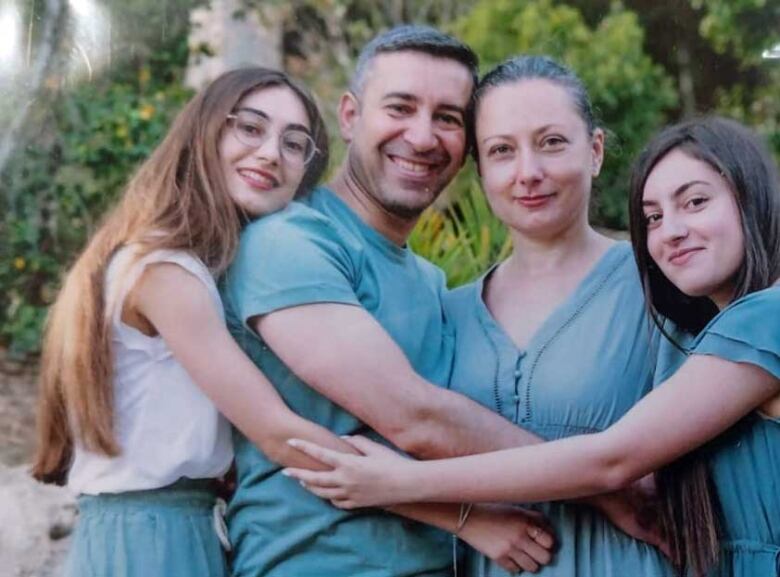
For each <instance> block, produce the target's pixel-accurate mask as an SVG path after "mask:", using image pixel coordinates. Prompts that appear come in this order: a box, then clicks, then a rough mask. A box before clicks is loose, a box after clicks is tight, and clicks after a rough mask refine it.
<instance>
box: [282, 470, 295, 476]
mask: <svg viewBox="0 0 780 577" xmlns="http://www.w3.org/2000/svg"><path fill="white" fill-rule="evenodd" d="M280 472H281V473H282V475H284V476H285V477H291V476H292V475H291V474H290V471H288V470H287V469H282V470H281V471H280Z"/></svg>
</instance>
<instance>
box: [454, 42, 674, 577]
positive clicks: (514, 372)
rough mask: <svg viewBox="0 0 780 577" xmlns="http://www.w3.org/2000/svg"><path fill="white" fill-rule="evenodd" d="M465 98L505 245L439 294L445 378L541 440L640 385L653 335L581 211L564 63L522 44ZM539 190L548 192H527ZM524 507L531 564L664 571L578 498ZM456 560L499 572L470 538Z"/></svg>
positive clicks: (574, 119)
mask: <svg viewBox="0 0 780 577" xmlns="http://www.w3.org/2000/svg"><path fill="white" fill-rule="evenodd" d="M477 98H478V104H477V107H478V116H477V135H478V136H477V140H478V151H477V155H476V158H477V160H478V163H479V168H480V174H481V177H482V182H483V188H484V190H485V194H486V196H487V198H488V200H489V202H490V204H491V207H492V208H493V211H494V212H495V214H496V215H497V216H498V217H499V218H500V219H501V220H502V221H503V222H504V224H506V225H507V227H508V229H509V234H510V235H511V237H512V242H513V247H514V252H513V254H512V255H511V256H510V257H509V258H508V259H507V260H506V261H505V262H502V263H500V264H499V265H497V266H496V267H494V268H493V269H492V270H490V271H489V272H488V273H487V274H486V275H485V276H484V277H482V278H480V279H479V280H477V281H476V282H474V283H471V284H469V285H466V286H463V287H460V288H458V289H456V290H454V291H452V292H450V293H449V294H448V295H447V296H446V297H445V308H446V311H447V317H448V320H449V321H450V322H452V324H453V326H454V328H455V334H456V352H455V360H454V366H453V371H452V377H451V380H450V387H451V388H452V389H453V390H455V391H457V392H459V393H462V394H464V395H467V396H469V397H471V398H473V399H474V400H476V401H478V402H480V403H481V404H483V405H485V406H486V407H489V408H491V409H493V410H495V411H496V412H497V413H499V414H501V415H502V416H504V417H505V418H507V419H509V420H511V421H512V422H514V423H516V424H517V425H519V426H521V427H523V428H525V429H527V430H528V431H530V432H533V433H535V434H537V435H538V436H539V437H540V438H542V439H545V440H554V439H559V438H563V437H569V436H571V435H576V434H581V433H589V432H596V431H601V430H604V429H606V428H607V427H609V426H610V425H611V424H613V423H614V422H615V421H617V420H618V419H619V418H620V417H621V416H622V415H623V414H625V413H626V412H627V411H628V410H629V409H630V408H631V407H632V406H633V405H634V404H636V402H637V401H639V399H641V398H642V396H644V395H645V394H646V393H648V392H649V391H650V390H652V386H653V374H654V370H655V360H656V356H657V353H658V347H659V339H658V336H659V333H658V331H655V330H653V325H652V323H651V322H650V321H649V319H648V317H647V315H646V311H645V304H644V297H643V295H642V286H641V283H640V281H639V275H638V272H637V268H636V263H635V261H634V257H633V254H632V252H631V246H630V244H629V243H627V242H614V241H611V240H609V239H607V238H605V237H604V236H602V235H600V234H598V233H597V232H595V231H594V230H593V228H592V227H591V226H590V225H589V223H588V206H589V197H590V192H591V181H592V179H593V177H594V176H596V174H597V173H598V170H599V168H600V164H601V159H602V150H603V136H602V134H601V130H599V128H598V127H596V126H595V122H594V120H593V115H592V113H591V110H590V104H589V102H588V97H587V93H586V92H585V89H584V87H583V85H582V83H581V81H580V80H579V79H578V78H577V77H576V76H575V75H574V74H573V73H572V72H570V71H569V70H567V69H566V68H564V67H562V66H560V65H559V64H557V63H555V62H553V61H552V60H550V59H548V58H544V57H539V56H526V57H519V58H514V59H512V60H510V61H508V62H506V63H504V64H502V65H500V66H498V67H496V68H495V69H493V70H492V71H491V72H489V73H488V74H487V75H486V76H485V77H484V78H483V80H482V82H481V83H480V88H479V90H478V92H477ZM545 127H548V128H545ZM545 194H556V195H557V196H558V198H556V199H550V200H548V201H547V203H545V204H541V203H542V200H543V199H544V195H545ZM522 195H526V197H527V198H530V199H531V202H524V201H523V196H522ZM534 197H540V199H539V201H535V200H534ZM537 202H538V203H540V204H539V206H537V205H536V203H537ZM548 205H549V206H548ZM556 205H557V206H556ZM534 508H535V509H537V510H539V511H540V512H542V513H543V514H544V515H545V517H546V518H547V520H548V521H549V523H550V525H551V527H552V529H553V530H554V532H555V535H556V538H557V542H558V545H559V547H558V549H557V552H556V554H555V556H554V557H553V560H552V562H551V563H550V564H549V565H547V566H543V567H541V568H540V569H539V573H538V574H539V575H542V576H545V577H552V576H562V577H569V576H576V577H589V576H593V577H622V576H624V575H653V576H658V577H661V576H663V575H671V574H672V568H671V565H669V563H668V562H667V561H666V560H665V558H664V557H663V555H662V554H661V553H660V552H659V551H658V550H657V549H656V548H655V547H653V546H651V545H649V544H647V543H645V542H644V541H639V540H637V539H634V538H632V537H630V536H629V535H627V534H625V533H624V532H622V531H621V530H619V529H618V528H617V527H615V526H614V525H613V524H612V523H611V522H610V521H608V520H607V519H606V517H605V516H604V515H603V514H602V513H601V512H599V511H596V510H595V509H593V508H591V507H588V506H585V505H582V504H571V503H563V502H557V503H544V504H540V505H538V506H536V507H534ZM464 561H465V563H464V568H465V571H463V573H464V574H465V575H467V576H469V577H499V576H504V575H508V574H509V573H508V572H507V571H506V570H505V569H503V568H502V567H501V566H499V565H498V564H497V563H496V562H495V561H491V560H490V559H489V558H487V557H486V556H484V555H482V554H480V553H479V552H477V551H475V550H474V549H471V548H465V560H464Z"/></svg>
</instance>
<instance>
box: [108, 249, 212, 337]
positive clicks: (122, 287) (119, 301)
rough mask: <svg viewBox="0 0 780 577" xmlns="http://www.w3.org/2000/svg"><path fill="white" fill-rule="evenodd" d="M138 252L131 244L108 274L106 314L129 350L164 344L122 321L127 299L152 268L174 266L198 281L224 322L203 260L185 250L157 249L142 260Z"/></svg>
mask: <svg viewBox="0 0 780 577" xmlns="http://www.w3.org/2000/svg"><path fill="white" fill-rule="evenodd" d="M139 250H140V248H139V247H138V246H137V245H132V244H131V245H127V246H124V247H122V248H121V249H119V251H117V253H116V254H115V255H114V256H113V257H112V259H111V262H110V263H109V266H108V269H107V271H106V290H105V294H106V314H107V315H109V318H110V320H111V325H112V326H113V328H114V330H115V331H116V333H117V335H118V338H121V339H122V340H123V342H124V343H125V345H126V346H128V347H130V348H133V347H137V348H146V347H148V346H149V342H151V341H155V342H156V341H160V342H161V339H160V337H159V336H158V335H155V336H147V335H145V334H143V333H142V332H140V331H138V330H137V329H135V328H133V327H131V326H128V325H125V323H124V322H123V321H122V309H123V306H124V302H125V299H126V298H127V295H128V294H130V291H131V290H132V289H133V287H134V286H135V285H136V283H137V282H138V279H140V278H141V275H142V274H143V272H144V271H145V270H146V268H147V267H148V266H150V265H153V264H161V263H169V264H175V265H177V266H180V267H181V268H183V269H184V270H186V271H187V272H188V273H190V274H191V275H192V276H194V277H195V278H196V279H198V280H199V281H200V282H201V283H203V286H204V287H205V288H206V291H207V292H208V294H209V297H210V298H211V301H212V303H213V304H214V309H215V310H216V311H217V313H218V314H219V315H220V316H221V317H222V318H224V316H225V313H224V309H223V307H222V300H221V299H220V297H219V291H218V290H217V286H216V282H215V280H214V277H213V276H211V272H210V271H209V270H208V268H207V267H206V265H205V264H203V262H202V261H201V260H200V259H198V258H197V257H195V256H194V255H192V254H190V253H188V252H186V251H182V250H171V249H158V250H154V251H152V252H150V253H148V254H145V255H142V256H139ZM161 346H162V345H161ZM166 350H167V349H166Z"/></svg>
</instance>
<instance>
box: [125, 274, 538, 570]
mask: <svg viewBox="0 0 780 577" xmlns="http://www.w3.org/2000/svg"><path fill="white" fill-rule="evenodd" d="M127 303H128V305H129V307H128V306H126V307H125V308H126V311H127V313H128V316H129V317H131V318H132V317H133V316H134V314H135V313H136V312H137V313H140V314H141V315H142V316H143V319H141V320H146V321H148V323H149V324H150V325H151V326H150V327H147V329H153V330H154V331H156V332H158V333H159V334H160V335H161V336H162V338H163V339H165V342H166V344H167V345H168V346H169V347H170V349H171V351H172V352H173V354H174V355H175V356H176V358H177V360H178V361H179V362H180V363H181V364H182V366H183V367H184V368H185V369H186V370H187V372H188V374H189V375H190V376H191V377H192V379H193V380H194V381H195V382H196V383H197V384H198V386H200V387H201V388H202V389H203V391H204V392H205V393H206V394H207V395H208V396H209V398H210V399H211V400H212V401H213V402H214V404H215V405H216V407H217V409H218V410H219V411H220V412H221V413H222V414H223V415H225V417H226V418H227V419H228V420H229V421H231V422H232V423H233V424H234V425H235V426H236V427H238V429H240V430H241V432H242V433H244V434H245V435H246V437H247V438H248V439H249V440H250V441H251V442H252V443H254V444H255V445H256V446H257V447H259V448H260V449H261V450H262V451H263V452H264V453H265V454H266V455H267V456H268V457H269V458H270V459H272V460H273V461H276V462H278V463H281V464H282V465H284V466H297V467H309V468H313V467H317V468H319V469H323V468H326V467H324V466H323V465H322V463H320V462H319V461H317V460H315V459H312V458H311V457H309V456H308V455H306V454H305V453H302V452H300V451H297V450H295V449H294V448H293V447H291V446H290V445H289V444H288V443H287V440H288V439H290V438H292V437H298V438H303V439H307V440H309V441H312V442H316V443H318V444H320V445H322V446H326V447H329V448H331V449H334V450H336V451H342V452H353V453H356V450H355V448H354V447H353V446H352V445H351V444H349V443H347V442H345V441H344V440H342V439H341V438H339V437H338V436H336V435H334V434H333V433H332V432H331V431H329V430H328V429H326V428H324V427H321V426H319V425H316V424H314V423H312V422H311V421H308V420H306V419H304V418H302V417H300V416H299V415H297V414H296V413H295V412H293V411H292V410H290V408H289V407H288V406H287V405H286V404H285V402H284V400H283V399H282V398H281V397H280V396H279V394H278V393H277V391H276V389H275V388H274V387H273V385H272V384H271V382H270V381H269V380H268V379H267V378H266V377H265V376H264V375H263V374H262V372H260V370H258V368H257V367H256V366H255V365H254V363H252V361H251V360H250V359H249V358H248V357H247V356H246V355H245V354H244V353H243V351H242V350H241V349H240V348H239V346H238V345H237V344H236V342H235V341H234V340H233V338H232V337H231V335H230V333H229V332H228V331H227V328H226V327H225V324H224V322H223V320H222V319H221V318H220V316H219V315H218V314H217V311H216V309H215V307H214V304H213V302H212V300H211V297H210V296H209V294H208V292H207V291H206V289H205V287H204V286H203V284H202V283H201V282H200V281H199V280H198V279H196V278H195V277H194V276H192V275H191V274H190V273H188V272H187V271H185V270H184V269H182V268H181V267H179V266H178V265H175V264H169V263H161V264H155V265H151V266H149V267H148V268H147V270H146V271H145V272H144V274H143V275H142V277H141V278H140V279H139V281H138V283H137V284H136V286H135V287H134V290H133V291H132V293H131V295H130V297H129V298H128V300H127ZM143 325H146V323H142V324H139V327H138V328H143ZM392 512H394V513H397V514H399V515H402V516H404V517H408V518H411V519H414V520H416V521H420V522H423V523H426V524H429V525H433V526H436V527H438V528H440V529H444V530H445V531H449V532H455V530H456V528H457V525H458V516H459V512H460V507H459V506H458V505H436V504H433V505H426V504H413V505H404V506H401V507H397V508H394V509H392ZM537 527H538V530H537V529H536V528H537ZM544 527H545V525H544V521H543V520H542V519H540V518H538V517H536V516H534V515H533V514H528V513H525V512H523V511H520V510H518V511H508V510H501V509H495V508H493V509H484V510H482V509H480V510H475V511H474V513H473V518H472V519H471V520H469V523H467V525H466V526H465V527H464V528H463V536H464V538H466V539H467V540H468V541H469V543H471V544H472V545H473V546H475V547H476V548H478V549H480V550H481V551H482V552H483V553H485V554H486V555H488V556H489V557H491V558H492V559H495V560H496V561H498V562H499V563H501V564H502V565H503V566H505V567H507V568H513V567H514V570H516V568H517V567H520V568H523V569H526V570H536V569H537V568H538V566H539V565H544V564H547V563H549V562H550V559H551V554H550V549H551V548H552V546H553V544H554V540H553V538H552V536H551V534H550V533H549V532H548V531H547V530H546V529H545V528H544ZM513 564H514V565H513Z"/></svg>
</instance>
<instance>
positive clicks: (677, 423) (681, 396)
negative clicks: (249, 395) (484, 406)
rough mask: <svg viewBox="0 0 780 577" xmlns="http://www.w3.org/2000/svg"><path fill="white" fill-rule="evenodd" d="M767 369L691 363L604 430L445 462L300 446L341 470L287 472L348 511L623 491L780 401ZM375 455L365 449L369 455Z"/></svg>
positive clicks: (717, 361) (712, 360)
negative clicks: (769, 403)
mask: <svg viewBox="0 0 780 577" xmlns="http://www.w3.org/2000/svg"><path fill="white" fill-rule="evenodd" d="M778 390H780V381H779V380H778V379H777V378H776V377H774V376H772V375H771V374H769V373H767V372H766V371H764V370H763V369H761V368H759V367H757V366H754V365H750V364H744V363H735V362H731V361H727V360H723V359H721V358H717V357H713V356H704V355H694V356H692V357H691V358H690V359H689V360H688V361H687V362H686V363H685V364H684V365H683V366H682V367H681V368H680V370H678V371H677V372H676V373H675V374H674V375H673V376H672V377H671V378H670V379H669V380H668V381H666V382H665V383H664V384H663V385H661V386H660V387H659V388H657V389H655V390H654V391H653V392H651V393H650V394H648V395H647V396H646V397H644V398H643V399H642V400H641V401H640V402H639V403H637V404H636V405H635V406H634V407H633V408H632V409H631V410H630V411H629V412H628V413H626V415H625V416H623V418H622V419H620V421H618V422H617V423H615V424H614V425H613V426H612V427H610V428H609V429H607V430H606V431H604V432H601V433H596V434H592V435H581V436H577V437H569V438H567V439H562V440H560V441H555V442H551V443H545V444H542V445H534V446H529V447H523V448H519V449H508V450H504V451H498V452H494V453H486V454H483V455H474V456H468V457H461V458H457V459H444V460H438V461H426V462H420V461H406V460H403V461H401V460H396V459H395V458H393V457H392V456H390V455H388V454H386V453H384V452H375V450H374V449H370V450H369V452H370V453H371V455H369V456H362V457H361V456H354V455H338V454H334V453H332V452H330V451H328V450H323V449H320V448H318V447H316V446H313V445H311V444H308V443H297V442H295V443H294V444H295V445H296V446H297V447H298V448H300V449H302V450H305V451H306V452H307V453H308V454H309V455H310V456H312V457H314V458H317V459H319V460H321V461H323V462H324V463H326V464H328V465H330V466H332V467H334V470H333V471H328V472H314V471H305V470H300V469H295V470H291V471H288V473H289V474H291V475H292V476H294V477H296V478H298V479H300V480H302V481H304V482H305V483H306V485H307V486H308V487H309V488H310V489H311V490H312V491H313V492H315V493H317V494H318V495H320V496H322V497H325V498H328V499H331V500H332V501H333V502H334V504H336V505H338V506H341V507H347V508H349V507H360V506H368V505H377V504H388V503H405V502H411V501H437V502H450V501H475V502H484V501H509V502H531V501H550V500H558V499H571V498H576V497H582V496H586V495H594V494H598V493H604V492H609V491H613V490H616V489H620V488H622V487H625V486H626V485H628V484H629V483H631V482H632V481H634V480H636V479H639V478H640V477H642V476H644V475H645V474H647V473H649V472H651V471H655V470H656V469H658V468H659V467H661V466H662V465H665V464H667V463H669V462H671V461H674V460H675V459H677V458H678V457H680V456H681V455H684V454H686V453H688V452H689V451H691V450H693V449H695V448H696V447H699V446H700V445H702V444H704V443H705V442H707V441H708V440H710V439H712V438H713V437H715V436H717V435H718V434H719V433H721V432H723V431H725V430H726V429H728V428H729V427H730V426H731V425H733V424H734V423H735V422H737V421H738V420H739V419H740V418H742V417H743V416H745V415H746V414H748V413H749V412H750V411H752V410H754V409H755V408H756V407H758V406H760V405H761V404H762V403H764V402H765V401H766V400H767V399H769V398H771V397H772V396H773V395H775V394H777V393H778ZM361 449H362V450H363V452H366V450H367V449H366V448H365V447H361Z"/></svg>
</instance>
